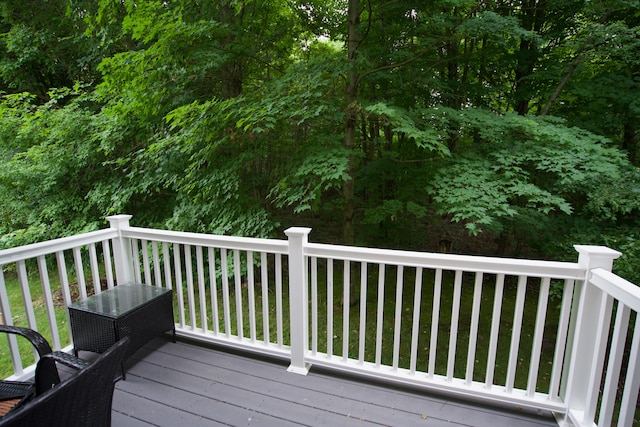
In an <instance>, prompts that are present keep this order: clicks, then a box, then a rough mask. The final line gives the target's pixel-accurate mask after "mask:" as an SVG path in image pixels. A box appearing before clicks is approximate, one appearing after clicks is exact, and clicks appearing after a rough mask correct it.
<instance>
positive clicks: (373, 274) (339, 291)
mask: <svg viewBox="0 0 640 427" xmlns="http://www.w3.org/2000/svg"><path fill="white" fill-rule="evenodd" d="M284 267H285V269H286V266H284ZM370 270H371V271H368V273H367V274H368V276H369V278H368V281H367V294H366V295H367V296H366V300H365V301H363V300H361V299H360V277H359V270H358V271H355V273H354V274H353V277H352V282H353V283H356V284H357V289H354V290H352V292H351V293H350V295H349V300H350V305H349V334H350V336H349V349H348V351H349V357H351V358H356V359H357V358H358V355H359V342H358V340H359V333H360V331H359V329H360V312H361V305H362V304H364V305H365V307H364V309H365V310H364V311H365V314H366V322H365V324H366V330H365V356H364V359H365V360H366V361H370V362H374V361H375V357H376V354H375V352H376V349H375V342H376V327H375V326H373V325H375V322H376V316H377V305H378V295H377V292H378V289H377V288H378V284H377V283H378V277H377V268H376V269H375V271H373V269H370ZM406 270H407V271H405V272H404V279H405V280H404V283H405V284H404V286H403V292H402V294H401V297H402V311H401V312H400V315H401V329H400V345H399V353H398V355H399V360H398V366H399V367H401V368H409V363H410V353H411V333H412V327H413V298H414V286H413V283H414V281H415V277H414V276H415V269H413V270H412V269H406ZM285 271H286V270H285ZM396 274H397V271H396V269H395V267H391V268H388V269H387V272H386V275H385V285H384V298H383V305H384V317H383V327H382V347H381V361H382V363H383V364H389V365H390V364H392V362H393V355H394V354H393V346H394V342H393V336H394V328H395V311H396V298H397V296H398V295H397V292H396V291H397V286H396ZM5 276H6V283H7V290H8V293H9V298H10V300H11V307H12V310H13V312H12V315H13V322H14V324H16V325H26V323H27V322H26V315H25V311H24V309H21V310H18V309H16V307H21V304H22V303H21V301H22V294H21V292H20V289H19V285H18V281H17V280H16V278H15V276H12V275H11V274H6V275H5ZM55 276H56V275H55V274H51V277H52V287H53V289H54V299H56V298H55V295H57V294H59V293H60V284H59V283H56V282H53V277H55ZM256 277H259V276H258V275H257V276H256ZM342 277H343V272H342V271H341V269H340V268H336V269H335V271H334V286H333V289H332V294H333V301H332V305H331V306H329V305H328V301H327V294H328V289H327V285H326V283H327V277H326V269H325V268H323V267H321V268H320V272H319V275H318V334H317V345H318V351H320V352H326V351H327V337H332V339H333V343H332V346H333V354H334V355H337V356H342V351H343V347H342V345H343V339H342V335H343V307H344V306H343V301H344V297H345V296H344V292H343V285H342ZM453 281H454V276H453V274H448V272H445V274H444V276H443V284H442V294H441V303H440V321H439V328H438V345H437V359H436V365H435V366H436V374H442V375H444V374H446V369H447V355H448V347H449V329H450V327H451V311H452V304H453V297H454V295H453V293H454V286H453ZM485 282H486V283H485V284H484V285H483V296H482V303H481V309H480V317H479V329H478V335H477V350H476V360H475V367H474V380H477V381H484V376H485V369H486V364H487V357H488V354H487V353H488V344H489V335H490V325H491V319H492V311H493V294H494V286H495V285H494V284H493V283H492V281H491V280H490V279H489V278H487V280H485ZM30 283H32V285H31V295H32V299H33V301H34V311H35V315H36V319H38V330H39V331H40V332H41V333H42V334H43V335H44V336H45V337H46V338H47V339H48V340H49V341H50V342H51V333H50V331H49V328H48V326H47V324H46V319H47V313H46V308H45V305H44V303H43V297H42V289H41V287H40V285H39V280H38V278H37V277H33V278H30ZM433 283H434V278H433V273H432V272H427V273H424V275H423V288H422V299H421V318H420V329H419V337H418V347H417V367H416V368H417V369H418V370H421V371H426V370H427V367H428V366H427V365H428V354H429V346H430V335H431V311H432V308H433V287H434V285H433ZM88 287H91V286H89V285H88ZM184 288H185V303H184V306H185V317H186V322H187V323H188V324H191V323H192V322H195V323H196V325H197V327H202V325H201V324H200V320H199V313H200V306H199V301H200V298H199V295H198V292H197V286H196V293H195V297H194V301H193V304H194V307H195V312H196V319H191V318H190V315H189V309H188V304H187V298H186V286H185V287H184ZM221 288H222V286H221V284H220V283H218V295H217V300H218V313H219V316H218V317H219V319H218V324H219V329H220V331H221V332H224V321H223V319H222V316H223V305H222V304H223V295H222V290H221ZM515 288H516V287H515V284H514V283H511V282H510V281H507V283H506V284H505V291H504V299H503V306H502V317H501V327H500V337H499V340H498V351H497V356H496V357H497V360H496V371H495V375H494V377H495V383H497V384H504V382H505V380H506V374H507V365H508V359H507V358H508V355H509V346H510V340H511V321H512V319H513V310H514V307H515V295H516V292H515ZM240 289H241V292H242V296H241V297H242V301H243V306H245V307H246V306H247V305H248V297H249V295H248V294H249V290H248V287H247V284H246V283H243V285H242V286H241V288H240ZM229 290H230V295H229V307H230V311H229V316H230V320H231V322H230V331H231V334H236V333H237V321H236V319H237V316H236V302H235V301H236V300H235V298H236V295H235V286H234V282H233V279H231V280H230V283H229ZM354 291H355V292H354ZM205 292H206V301H207V302H208V303H209V301H211V295H210V290H209V288H207V289H206V291H205ZM351 294H355V295H351ZM254 299H255V313H256V314H255V318H256V338H257V339H258V340H261V339H263V332H262V331H263V322H262V319H263V316H262V306H263V304H262V292H261V287H260V284H259V283H256V285H255V288H254ZM57 300H58V301H60V302H59V303H58V304H57V305H56V310H55V311H56V318H57V323H58V328H59V333H60V336H61V341H62V345H63V346H64V345H67V344H69V343H70V342H71V341H70V336H69V327H68V323H67V322H68V320H67V314H66V309H65V307H64V304H63V303H62V300H61V299H57ZM472 300H473V277H466V276H465V277H464V280H463V286H462V292H461V304H460V311H459V322H458V325H459V326H458V329H459V332H458V338H457V342H456V346H457V356H456V363H455V376H457V377H464V373H465V370H466V357H467V347H468V343H469V333H470V324H471V311H472ZM174 304H175V316H176V321H177V320H178V306H177V298H176V295H175V294H174ZM555 305H557V304H554V303H552V304H550V306H549V314H548V315H547V325H548V328H547V329H548V330H547V331H546V332H545V343H551V344H553V342H554V341H555V326H554V325H557V318H558V313H557V310H556V309H555ZM267 306H268V309H269V322H270V325H269V326H270V327H269V331H270V337H269V339H270V341H271V342H275V341H276V340H277V330H276V322H275V319H276V309H277V307H276V291H275V287H274V284H273V282H272V281H270V285H269V292H268V303H267ZM329 308H331V310H332V312H333V313H334V315H333V328H332V330H331V332H330V333H327V312H328V309H329ZM536 309H537V295H536V293H535V291H533V290H531V289H530V290H528V292H527V299H526V303H525V307H524V316H523V317H524V322H525V326H524V328H523V335H522V337H521V343H520V348H519V357H518V367H517V371H516V384H515V385H516V387H522V388H524V387H526V381H527V374H528V365H529V358H530V354H531V345H532V335H533V321H534V319H535V316H536ZM210 316H211V315H210V314H209V317H210ZM282 316H283V330H282V332H281V333H282V336H283V341H284V344H288V343H289V326H288V325H289V322H288V319H289V297H288V289H287V286H286V283H285V285H284V286H283V288H282ZM242 318H243V334H244V336H249V334H250V331H249V312H248V310H246V309H245V310H243V313H242ZM209 322H210V323H209V326H208V328H209V329H210V330H211V329H213V326H212V324H211V320H209ZM20 341H24V342H21V343H20V345H21V349H22V354H23V357H24V360H23V364H24V366H28V365H29V364H31V363H33V355H32V352H31V351H30V350H29V348H30V344H28V343H27V342H26V340H23V339H20ZM543 347H544V348H543V355H542V362H541V366H540V374H539V381H538V390H540V391H546V390H547V389H548V383H549V371H550V368H551V361H552V358H553V345H546V344H545V345H544V346H543ZM10 360H11V359H10V354H9V351H8V347H7V346H5V345H3V346H1V347H0V375H2V377H6V376H8V375H11V374H12V373H13V368H12V366H11V362H10Z"/></svg>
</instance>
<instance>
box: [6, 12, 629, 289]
mask: <svg viewBox="0 0 640 427" xmlns="http://www.w3.org/2000/svg"><path fill="white" fill-rule="evenodd" d="M639 10H640V9H639V8H638V4H637V1H632V0H607V1H603V2H584V1H577V0H554V1H540V0H523V1H517V2H506V3H505V2H493V1H488V2H476V1H471V0H448V1H444V2H422V1H403V2H388V1H377V0H372V1H367V2H362V1H360V0H312V1H303V0H269V1H255V0H225V1H211V0H201V1H188V0H169V1H153V0H149V1H144V2H130V1H128V0H99V1H94V0H92V1H82V0H32V1H28V2H24V1H22V0H5V1H1V2H0V32H1V36H0V85H1V90H2V96H1V98H0V140H1V144H0V189H1V191H2V194H3V195H4V197H3V203H2V205H0V245H1V246H3V247H8V246H14V245H18V244H22V243H26V242H31V241H35V240H41V239H47V238H50V237H58V236H60V235H66V234H72V233H76V232H79V231H85V230H90V229H95V228H97V227H100V226H101V224H102V223H103V217H104V216H105V215H108V214H113V213H130V214H133V215H134V219H135V221H136V223H137V224H140V225H144V226H151V227H161V228H165V227H166V228H172V229H181V230H190V231H198V232H210V233H227V234H237V235H251V236H269V235H279V232H280V231H281V230H282V229H283V228H285V227H288V226H291V225H310V226H313V227H314V234H313V236H314V239H317V240H322V241H341V242H344V243H347V244H354V243H355V244H363V245H364V244H366V245H374V246H387V247H402V248H413V249H423V250H451V251H454V252H465V253H484V254H500V255H523V256H524V255H527V256H535V257H554V258H558V257H560V258H563V257H567V258H568V259H575V253H574V252H572V248H571V245H572V244H577V243H580V244H606V245H609V246H611V247H613V248H616V249H618V250H620V251H623V252H625V253H626V255H625V258H623V259H622V260H620V262H619V263H618V265H619V269H620V271H621V273H622V274H623V275H625V277H627V278H629V279H631V280H635V281H639V282H640V272H639V271H638V269H637V267H634V262H633V259H634V258H635V259H637V256H638V255H640V249H638V248H640V222H639V220H638V213H639V212H640V197H638V196H639V195H640V194H639V193H640V173H639V170H638V165H639V164H640V158H639V157H638V154H639V153H638V151H639V148H640V146H639V144H638V140H639V129H638V123H640V12H639Z"/></svg>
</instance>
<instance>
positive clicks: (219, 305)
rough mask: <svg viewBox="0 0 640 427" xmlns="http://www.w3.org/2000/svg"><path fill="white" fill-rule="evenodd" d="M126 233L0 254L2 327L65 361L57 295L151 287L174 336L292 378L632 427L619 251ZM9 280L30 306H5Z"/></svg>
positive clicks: (120, 225) (631, 356) (632, 363)
mask: <svg viewBox="0 0 640 427" xmlns="http://www.w3.org/2000/svg"><path fill="white" fill-rule="evenodd" d="M129 218H130V217H129V216H124V215H123V216H115V217H110V218H109V221H110V223H111V228H109V229H107V230H104V231H99V232H94V233H88V234H85V235H81V236H75V237H71V238H65V239H59V240H54V241H51V242H45V243H41V244H36V245H30V246H25V247H22V248H15V249H10V250H5V251H0V267H1V269H0V272H1V273H2V274H0V309H1V310H2V313H3V319H4V321H5V322H7V323H10V324H11V323H14V322H16V321H19V323H20V324H23V325H27V326H29V327H31V328H34V329H37V328H38V323H40V324H41V325H42V324H45V325H46V327H45V328H44V329H46V330H45V331H44V332H43V331H41V332H43V333H45V335H47V337H50V338H51V341H52V344H53V347H54V348H56V349H59V348H63V349H70V347H71V346H70V342H69V339H68V338H67V339H61V336H69V333H70V331H69V330H68V326H67V325H68V322H67V319H66V317H65V316H66V310H64V307H60V308H58V309H56V298H55V297H54V295H61V297H60V298H58V299H61V300H62V302H60V303H59V305H61V306H64V305H68V304H69V303H70V302H72V301H74V300H77V299H80V298H84V297H86V295H87V294H88V293H91V292H101V290H102V289H103V288H108V287H112V286H113V285H114V283H126V282H138V283H146V284H149V285H153V286H159V287H165V288H170V289H173V290H174V296H175V297H174V300H175V301H174V305H175V308H176V310H175V314H176V328H177V332H178V334H179V335H181V336H185V337H190V338H195V339H199V340H202V341H206V342H214V343H219V344H224V345H229V346H233V347H236V348H241V349H245V350H250V351H253V352H258V353H261V354H268V355H271V356H277V357H281V358H286V359H287V360H289V361H290V368H289V370H290V371H293V372H297V373H306V372H307V370H308V369H309V367H310V366H311V365H319V366H325V367H329V368H332V369H336V370H341V371H348V372H351V373H357V374H361V375H365V376H369V377H374V378H377V379H382V380H386V381H392V382H396V383H403V384H410V385H412V386H416V387H422V388H425V389H429V390H435V391H438V392H445V393H451V394H455V395H458V396H463V397H471V398H473V399H484V400H486V401H488V402H494V403H500V404H508V405H512V406H526V407H530V408H537V409H543V410H550V411H553V412H554V413H556V414H557V416H558V419H559V422H560V423H561V424H565V423H566V424H570V423H573V424H576V425H589V426H591V425H594V422H597V423H598V425H610V424H611V422H612V420H614V421H615V420H616V419H617V420H618V421H619V423H620V424H619V425H631V424H630V423H629V420H633V415H634V412H635V405H636V401H637V396H638V388H639V387H640V384H639V383H640V373H639V372H637V371H638V369H639V368H638V366H637V360H638V357H639V355H638V345H639V343H640V338H638V337H637V336H636V335H637V334H633V336H631V331H632V330H635V328H634V327H632V328H629V326H628V325H629V323H630V321H635V319H636V317H637V312H638V311H639V310H640V292H639V291H638V288H637V287H636V286H635V285H633V284H631V283H628V282H626V281H624V280H623V279H621V278H619V277H617V276H615V275H613V274H611V273H610V272H609V270H611V267H612V263H613V260H614V259H615V258H617V257H618V256H619V255H620V254H619V253H618V252H615V251H612V250H610V249H607V248H602V247H591V246H576V249H577V250H578V252H579V254H580V256H579V259H578V262H577V263H560V262H547V261H531V260H515V259H503V258H488V257H471V256H457V255H446V254H430V253H417V252H405V251H392V250H383V249H370V248H356V247H345V246H335V245H323V244H315V243H309V242H308V235H309V233H310V231H311V230H310V229H306V228H292V229H289V230H287V231H286V234H287V237H288V240H273V239H253V238H239V237H227V236H213V235H204V234H195V233H178V232H171V231H162V230H151V229H144V228H137V227H131V226H130V225H129ZM70 259H73V263H71V261H68V260H70ZM68 264H69V265H71V267H72V268H71V270H72V271H71V272H70V271H69V265H68ZM49 266H53V270H54V271H56V272H57V273H58V277H59V279H57V280H52V278H51V277H50V276H55V273H54V274H50V273H49V271H50V270H51V268H50V267H49ZM30 270H33V271H34V272H33V273H30ZM5 271H7V273H5ZM85 272H86V273H88V274H90V276H91V280H92V283H93V285H92V286H89V285H88V283H87V280H86V279H85ZM5 276H6V277H10V278H11V280H12V283H13V279H14V278H15V279H17V280H16V281H17V286H19V287H20V293H19V296H20V299H21V301H19V302H17V303H16V302H15V301H9V293H8V292H7V284H6V283H7V280H6V278H5ZM114 277H115V279H114ZM99 284H102V286H99ZM74 290H75V292H74ZM36 291H37V292H36ZM32 293H33V294H35V293H37V294H38V296H37V298H34V297H32ZM12 294H13V295H15V294H16V292H13V293H12ZM40 294H41V295H40ZM551 294H553V295H554V296H555V297H556V298H553V299H552V298H551ZM14 298H15V297H14ZM41 302H42V303H41ZM34 306H36V307H38V308H37V310H36V309H34ZM60 313H63V314H60ZM23 317H24V318H23ZM39 317H40V318H41V317H46V320H42V319H41V321H40V322H38V318H39ZM612 318H615V320H614V322H613V323H611V320H612ZM65 328H66V329H65ZM60 331H64V332H65V333H62V334H61V333H60ZM627 335H629V336H627ZM9 348H10V353H11V360H12V361H13V368H14V373H15V374H14V376H13V377H14V378H20V377H24V376H28V375H29V374H31V370H32V367H27V368H23V364H24V362H23V360H24V359H25V355H24V354H22V355H21V354H20V351H19V348H18V346H17V345H16V343H15V339H13V338H12V339H10V340H9ZM594 349H595V351H594ZM29 356H30V355H28V356H27V360H28V357H29ZM26 363H29V362H26ZM620 397H621V398H620ZM616 402H619V403H616Z"/></svg>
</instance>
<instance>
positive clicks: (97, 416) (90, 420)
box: [0, 337, 129, 427]
mask: <svg viewBox="0 0 640 427" xmlns="http://www.w3.org/2000/svg"><path fill="white" fill-rule="evenodd" d="M128 345H129V338H126V337H125V338H123V339H121V340H120V341H118V342H117V343H116V344H115V345H113V346H112V347H111V348H110V349H108V350H107V351H106V352H105V353H103V354H102V355H100V356H99V357H98V358H97V359H95V360H94V361H93V362H91V363H89V364H88V365H87V366H86V367H84V368H83V369H81V370H80V371H78V373H77V374H75V375H72V376H71V377H69V379H67V380H64V381H62V382H61V383H60V384H58V385H57V386H55V387H53V388H52V389H50V390H47V391H44V392H43V393H42V394H40V395H39V396H36V397H35V398H33V399H32V400H30V401H28V402H27V403H25V404H24V405H22V406H20V407H19V408H18V409H16V410H13V411H11V412H10V413H9V414H7V415H6V416H4V417H2V418H0V427H9V426H11V427H16V426H25V427H27V426H28V427H39V426H42V427H44V426H46V427H81V426H82V427H84V426H92V427H94V426H95V427H101V426H104V427H107V426H110V425H111V404H112V401H113V390H114V387H115V378H116V376H117V373H118V370H119V368H120V366H121V363H122V361H123V359H124V355H125V353H126V350H127V346H128ZM58 356H59V354H54V353H50V354H47V355H44V356H43V357H42V358H41V359H40V361H39V362H38V366H37V368H36V376H37V375H38V369H50V367H51V366H53V365H55V363H56V362H62V363H65V361H61V360H58ZM67 356H68V357H69V358H73V356H69V355H67Z"/></svg>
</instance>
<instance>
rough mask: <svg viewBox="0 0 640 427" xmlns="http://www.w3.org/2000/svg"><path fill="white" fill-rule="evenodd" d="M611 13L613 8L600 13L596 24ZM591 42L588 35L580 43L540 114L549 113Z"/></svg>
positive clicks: (602, 22) (591, 44)
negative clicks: (578, 48)
mask: <svg viewBox="0 0 640 427" xmlns="http://www.w3.org/2000/svg"><path fill="white" fill-rule="evenodd" d="M612 13H613V10H611V9H610V10H608V11H606V12H605V13H604V15H602V17H601V18H600V19H599V20H598V24H600V25H602V24H604V22H605V21H606V20H607V18H609V16H610V15H611V14H612ZM593 42H594V36H590V37H589V38H587V40H586V41H585V42H584V44H583V45H582V47H581V48H580V50H579V51H578V54H577V55H576V57H575V58H573V61H572V62H571V66H569V70H568V71H567V72H566V73H565V75H564V76H563V77H562V80H561V81H560V83H559V84H558V86H557V87H556V90H554V91H553V94H552V95H551V98H549V101H548V102H547V105H545V106H544V108H543V109H542V111H541V112H540V115H541V116H546V115H547V113H549V110H550V109H551V107H552V106H553V104H554V103H555V102H556V100H557V99H558V97H559V96H560V93H561V92H562V90H563V89H564V87H565V86H566V85H567V83H568V82H569V79H570V78H571V76H572V75H573V73H575V71H576V70H577V69H578V66H579V65H580V63H581V62H582V54H583V53H584V52H586V51H587V50H588V49H589V48H593V47H594V46H593Z"/></svg>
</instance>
